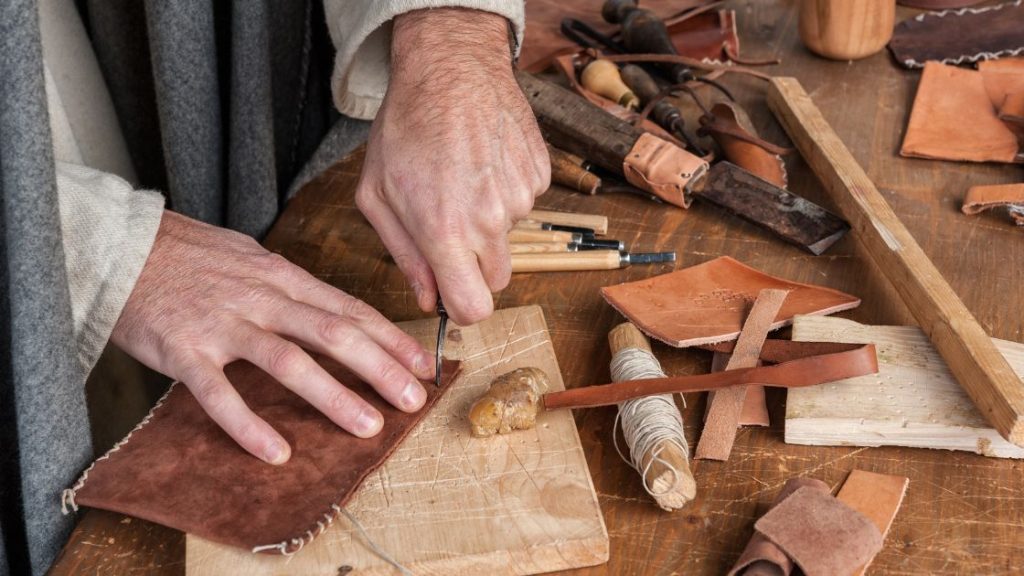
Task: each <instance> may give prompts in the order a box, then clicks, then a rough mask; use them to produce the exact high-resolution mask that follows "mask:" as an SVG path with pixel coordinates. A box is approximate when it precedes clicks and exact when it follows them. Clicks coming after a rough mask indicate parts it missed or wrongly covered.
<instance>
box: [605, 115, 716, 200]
mask: <svg viewBox="0 0 1024 576" xmlns="http://www.w3.org/2000/svg"><path fill="white" fill-rule="evenodd" d="M707 170H708V162H707V161H706V160H704V159H703V158H700V157H698V156H694V155H693V154H690V153H689V152H687V151H686V150H683V149H682V148H680V147H679V146H676V145H675V144H672V143H671V142H667V141H665V140H662V139H661V138H658V137H657V136H654V135H652V134H649V133H644V134H641V135H640V137H639V138H637V140H636V142H635V143H634V144H633V147H632V148H631V149H630V150H629V152H628V153H627V154H626V157H625V159H623V161H622V172H623V174H624V175H625V177H626V181H627V182H629V183H630V184H632V185H634V186H636V187H637V188H640V189H642V190H646V191H648V192H650V193H651V194H654V195H655V196H657V197H658V198H661V199H662V200H664V201H666V202H668V203H669V204H674V205H676V206H681V207H683V208H689V207H690V203H692V202H693V199H692V198H691V197H690V193H689V188H690V185H691V183H693V182H695V181H697V180H699V179H700V178H701V177H702V176H703V175H704V174H705V173H706V172H707Z"/></svg>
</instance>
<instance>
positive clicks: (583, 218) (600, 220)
mask: <svg viewBox="0 0 1024 576" xmlns="http://www.w3.org/2000/svg"><path fill="white" fill-rule="evenodd" d="M526 218H527V219H528V220H533V221H535V222H547V223H548V224H560V225H562V226H578V227H580V228H590V229H591V230H593V231H594V234H597V235H598V236H603V235H605V234H607V233H608V217H607V216H601V215H600V214H580V213H574V212H553V211H551V210H531V211H530V213H529V214H527V216H526Z"/></svg>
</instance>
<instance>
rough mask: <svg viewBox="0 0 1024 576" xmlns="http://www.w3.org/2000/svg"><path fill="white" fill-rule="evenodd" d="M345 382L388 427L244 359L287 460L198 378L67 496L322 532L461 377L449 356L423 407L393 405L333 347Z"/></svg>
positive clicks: (231, 529)
mask: <svg viewBox="0 0 1024 576" xmlns="http://www.w3.org/2000/svg"><path fill="white" fill-rule="evenodd" d="M318 361H319V362H320V363H321V364H322V365H323V366H324V367H325V368H326V369H327V371H328V372H329V373H330V374H331V375H332V376H334V378H336V379H337V380H338V381H339V382H341V383H342V384H344V385H345V386H347V387H349V388H350V389H351V390H353V391H354V392H356V393H357V394H359V395H360V396H362V397H363V398H364V399H366V400H367V401H368V402H370V403H371V404H372V405H373V406H375V407H376V408H377V409H378V410H380V411H381V413H382V414H383V415H384V429H383V430H382V431H381V432H380V433H379V434H377V435H376V436H374V437H373V438H367V439H361V438H356V437H355V436H353V435H351V434H349V433H348V432H345V431H344V430H342V429H341V428H339V427H338V426H337V425H336V424H334V422H332V421H331V420H329V419H328V418H327V417H326V416H324V415H323V414H321V413H320V412H319V411H318V410H316V408H314V407H313V406H311V405H310V404H308V403H307V402H306V401H305V400H303V399H302V398H300V397H299V396H297V395H296V394H295V393H293V392H291V391H290V390H288V389H287V388H285V387H284V386H282V385H280V384H279V383H277V381H275V380H274V379H273V378H271V377H270V376H269V375H267V374H266V373H264V372H263V371H261V370H259V369H258V368H256V367H255V366H253V365H251V364H248V363H245V362H236V363H234V364H231V365H230V366H228V367H227V368H226V370H225V373H226V374H227V377H228V379H229V380H230V381H231V382H232V384H233V385H234V386H235V388H236V389H237V390H238V392H239V394H241V396H242V398H244V399H245V401H246V403H247V404H248V405H249V407H250V408H251V409H252V410H253V412H255V413H256V414H257V415H259V416H260V417H262V418H263V419H265V420H266V421H267V422H268V423H269V424H270V425H271V426H273V427H274V428H275V429H276V430H277V431H278V432H280V433H281V435H282V436H284V438H285V440H287V441H288V443H289V444H290V445H291V447H292V456H291V459H290V460H289V461H288V462H287V463H286V464H283V465H280V466H272V465H270V464H266V463H264V462H262V461H260V460H258V459H256V458H254V457H253V456H251V455H249V454H248V453H247V452H245V451H244V450H242V449H241V448H240V447H239V446H238V445H237V444H235V442H234V441H233V440H232V439H231V438H230V437H229V436H228V435H227V434H226V433H224V432H223V431H222V430H221V429H220V428H219V427H218V426H217V424H216V423H214V422H213V420H211V419H210V418H209V417H208V416H207V415H206V413H205V412H204V411H203V409H202V407H200V405H199V403H198V402H197V401H196V400H195V398H194V397H193V396H192V393H191V392H189V390H188V389H187V388H186V387H185V386H182V385H180V384H175V385H173V386H172V388H171V390H170V391H168V393H167V395H166V396H165V397H164V398H163V399H162V400H161V401H160V402H159V403H157V405H156V407H154V408H153V411H152V412H150V414H149V415H148V416H147V417H146V418H145V419H144V420H143V421H142V423H141V424H139V426H138V427H137V428H136V429H135V430H134V431H132V433H131V434H129V435H128V437H126V438H125V439H124V440H122V441H121V442H120V443H118V444H117V445H116V446H115V447H114V448H113V449H111V450H110V452H108V453H107V454H105V455H104V456H102V457H100V458H99V459H97V460H96V462H94V463H93V464H92V466H90V467H89V468H88V469H87V470H86V471H85V472H84V473H83V474H82V476H81V478H80V479H79V480H78V482H77V483H76V484H75V486H74V487H73V488H71V489H70V490H67V491H65V493H64V504H66V505H68V506H70V507H71V508H73V509H77V507H78V506H79V505H83V506H91V507H93V508H103V509H105V510H112V511H114V512H120V513H122V514H128V515H131V516H137V517H139V518H143V519H145V520H149V521H151V522H156V523H159V524H163V525H165V526H170V527H171V528H176V529H178V530H182V531H185V532H188V533H191V534H196V535H198V536H202V537H203V538H206V539H208V540H212V541H215V542H221V543H223V544H229V545H232V546H239V547H242V548H246V549H249V550H252V551H253V552H270V553H281V554H292V553H294V552H296V551H298V550H299V549H301V548H302V547H303V546H304V545H306V544H308V543H309V542H311V541H312V540H313V539H314V538H316V537H317V536H318V535H320V534H321V533H322V532H323V531H324V530H325V529H326V528H327V526H328V525H330V524H331V522H332V521H333V520H334V517H335V516H336V515H337V513H338V512H340V510H341V507H342V506H344V505H345V504H346V503H347V502H348V500H349V499H350V498H351V497H352V495H353V494H354V493H355V490H356V489H357V488H358V487H359V485H360V484H361V483H362V482H363V480H364V479H365V478H366V477H367V476H368V475H369V474H371V473H372V472H373V471H374V470H376V469H377V467H379V466H380V465H381V464H382V463H383V462H384V461H385V460H387V458H388V456H390V454H391V452H393V451H394V449H395V448H396V447H397V446H398V445H399V444H400V443H401V442H402V440H403V439H404V438H405V437H406V436H407V435H409V434H410V433H411V432H412V431H413V429H414V428H415V427H416V425H417V424H418V423H419V422H420V420H421V419H422V418H423V417H424V416H425V415H426V414H427V412H429V411H430V409H431V407H433V405H434V404H435V403H437V401H438V399H440V398H441V396H442V395H443V394H444V392H445V391H446V390H447V389H448V387H449V386H451V384H452V382H453V381H454V380H455V378H456V375H457V372H458V367H459V363H458V362H450V361H445V363H444V367H443V377H442V385H441V387H440V388H438V387H435V386H434V384H433V382H431V383H428V384H425V386H424V387H425V388H426V390H427V402H426V405H425V406H424V407H423V408H422V409H420V410H419V411H418V412H416V413H415V414H407V413H405V412H402V411H400V410H398V409H397V408H394V407H392V406H391V405H390V404H388V403H387V402H386V401H385V400H384V399H383V398H381V397H380V396H378V395H377V394H376V392H374V391H373V389H372V388H371V387H370V386H369V385H368V384H366V383H364V382H362V381H361V380H359V379H358V378H357V377H356V376H354V375H353V374H352V373H351V372H349V371H348V370H346V369H345V368H343V367H341V366H339V365H338V364H335V363H333V362H330V361H328V360H326V359H323V358H321V359H318Z"/></svg>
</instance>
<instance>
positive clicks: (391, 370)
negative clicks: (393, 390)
mask: <svg viewBox="0 0 1024 576" xmlns="http://www.w3.org/2000/svg"><path fill="white" fill-rule="evenodd" d="M375 372H376V376H377V381H378V382H380V383H381V384H384V385H391V384H395V383H398V382H401V381H402V372H403V371H402V369H401V368H399V367H398V364H397V363H395V362H392V361H385V362H381V363H380V364H378V365H377V367H376V369H375Z"/></svg>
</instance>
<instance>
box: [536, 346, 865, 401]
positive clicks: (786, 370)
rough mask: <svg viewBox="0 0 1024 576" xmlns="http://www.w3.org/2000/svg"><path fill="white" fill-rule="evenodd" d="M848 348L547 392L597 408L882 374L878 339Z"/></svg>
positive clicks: (551, 396) (555, 397)
mask: <svg viewBox="0 0 1024 576" xmlns="http://www.w3.org/2000/svg"><path fill="white" fill-rule="evenodd" d="M842 346H844V347H845V350H844V351H841V352H834V353H831V354H821V355H817V356H808V357H805V358H798V359H794V360H789V361H787V362H782V363H780V364H776V365H773V366H759V367H756V368H747V369H742V370H729V371H726V372H714V373H711V374H698V375H694V376H673V377H669V378H650V379H646V380H631V381H628V382H616V383H613V384H603V385H600V386H586V387H583V388H574V389H572V390H566V391H564V392H551V393H548V394H545V395H544V408H545V409H547V410H555V409H559V408H591V407H594V406H609V405H612V404H618V403H619V402H624V401H626V400H631V399H633V398H642V397H644V396H651V395H654V394H672V393H678V394H686V393H688V392H709V391H711V390H718V389H721V388H727V387H729V386H746V385H752V384H760V385H763V386H778V387H781V388H796V387H800V386H815V385H818V384H824V383H826V382H834V381H836V380H842V379H844V378H852V377H854V376H864V375H867V374H876V373H877V372H878V359H877V358H876V357H875V347H874V345H872V344H843V345H842Z"/></svg>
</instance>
